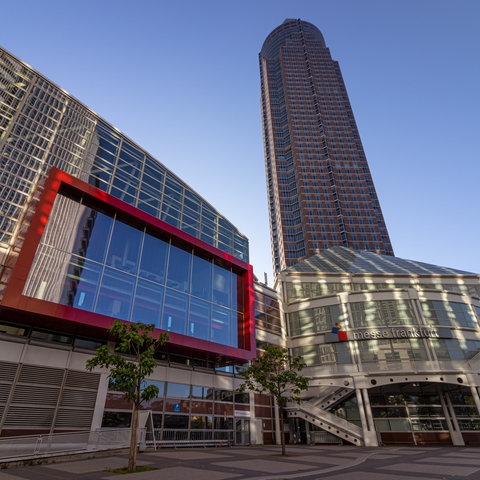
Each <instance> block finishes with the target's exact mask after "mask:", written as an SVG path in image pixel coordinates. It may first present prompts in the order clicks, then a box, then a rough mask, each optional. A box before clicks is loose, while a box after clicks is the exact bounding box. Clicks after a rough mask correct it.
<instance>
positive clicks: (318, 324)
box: [288, 305, 346, 336]
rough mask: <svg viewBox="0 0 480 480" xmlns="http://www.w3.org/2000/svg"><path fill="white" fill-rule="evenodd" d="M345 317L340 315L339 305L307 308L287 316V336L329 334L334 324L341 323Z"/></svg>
mask: <svg viewBox="0 0 480 480" xmlns="http://www.w3.org/2000/svg"><path fill="white" fill-rule="evenodd" d="M345 319H346V315H344V314H343V313H342V310H341V307H340V305H327V306H322V307H315V308H307V309H305V310H299V311H296V312H291V313H289V314H288V325H289V334H290V335H292V336H296V335H309V334H313V333H321V332H329V331H330V330H331V329H332V327H333V326H334V325H335V323H337V322H338V323H341V324H342V323H343V322H344V321H345Z"/></svg>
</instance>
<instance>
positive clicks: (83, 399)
mask: <svg viewBox="0 0 480 480" xmlns="http://www.w3.org/2000/svg"><path fill="white" fill-rule="evenodd" d="M96 399H97V392H96V391H84V390H70V389H65V390H64V391H63V397H62V403H61V405H62V407H79V408H95V400H96Z"/></svg>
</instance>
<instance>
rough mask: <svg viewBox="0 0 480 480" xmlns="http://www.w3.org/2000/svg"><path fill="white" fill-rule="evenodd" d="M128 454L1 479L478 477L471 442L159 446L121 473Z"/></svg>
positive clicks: (18, 471)
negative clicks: (134, 469)
mask: <svg viewBox="0 0 480 480" xmlns="http://www.w3.org/2000/svg"><path fill="white" fill-rule="evenodd" d="M126 464H127V456H126V455H118V456H111V457H104V458H94V459H89V460H73V461H68V462H64V463H55V464H49V465H37V466H29V467H19V468H11V469H8V470H1V471H0V480H24V479H29V480H112V479H117V480H120V479H121V480H230V479H232V480H244V479H249V480H293V479H298V480H316V479H321V480H446V479H448V480H454V479H462V480H480V449H478V448H471V447H451V448H444V447H439V448H435V447H429V448H419V447H417V448H406V447H381V448H362V447H348V446H299V445H296V446H288V447H287V455H286V456H283V457H282V456H281V455H280V448H279V447H275V446H258V447H232V448H228V447H225V448H194V449H162V450H159V451H157V452H154V451H152V452H145V453H140V454H139V456H138V464H139V465H149V466H152V467H155V468H156V469H155V470H151V471H147V472H139V473H134V474H126V475H119V474H115V473H112V472H111V469H113V468H119V467H124V466H126Z"/></svg>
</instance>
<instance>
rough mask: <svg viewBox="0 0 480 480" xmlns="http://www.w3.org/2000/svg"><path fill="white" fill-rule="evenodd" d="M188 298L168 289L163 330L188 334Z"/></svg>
mask: <svg viewBox="0 0 480 480" xmlns="http://www.w3.org/2000/svg"><path fill="white" fill-rule="evenodd" d="M187 304H188V297H187V296H186V295H185V294H183V293H180V292H175V291H173V290H170V289H168V288H167V290H166V293H165V306H164V308H163V319H162V328H163V330H167V331H169V332H176V333H181V334H183V335H185V334H186V330H187Z"/></svg>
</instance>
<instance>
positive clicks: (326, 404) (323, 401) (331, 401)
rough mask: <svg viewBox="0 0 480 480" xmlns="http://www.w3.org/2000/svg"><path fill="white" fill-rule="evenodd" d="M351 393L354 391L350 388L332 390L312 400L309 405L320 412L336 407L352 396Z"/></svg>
mask: <svg viewBox="0 0 480 480" xmlns="http://www.w3.org/2000/svg"><path fill="white" fill-rule="evenodd" d="M353 392H354V390H353V389H351V388H344V387H341V388H334V390H333V391H328V392H325V394H324V395H323V396H321V397H319V398H315V399H312V401H311V403H313V405H315V406H316V407H319V408H321V409H322V410H327V409H330V408H332V407H334V406H335V405H337V404H338V403H339V402H340V401H342V400H343V399H345V398H347V397H348V396H350V395H352V394H353Z"/></svg>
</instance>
